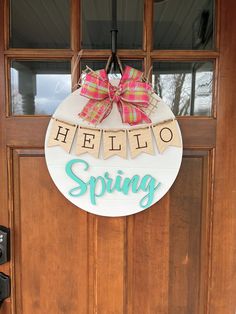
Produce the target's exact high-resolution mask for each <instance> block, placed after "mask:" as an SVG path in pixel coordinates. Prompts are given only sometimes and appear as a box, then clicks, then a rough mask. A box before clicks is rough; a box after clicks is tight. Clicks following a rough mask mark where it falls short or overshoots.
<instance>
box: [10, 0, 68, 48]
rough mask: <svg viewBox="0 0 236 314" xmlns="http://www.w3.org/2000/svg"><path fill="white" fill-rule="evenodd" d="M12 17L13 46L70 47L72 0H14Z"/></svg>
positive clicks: (11, 5) (11, 10)
mask: <svg viewBox="0 0 236 314" xmlns="http://www.w3.org/2000/svg"><path fill="white" fill-rule="evenodd" d="M10 17H11V18H10V20H11V31H10V47H12V48H69V47H70V0H57V1H48V0H35V1H29V0H27V1H26V0H11V1H10Z"/></svg>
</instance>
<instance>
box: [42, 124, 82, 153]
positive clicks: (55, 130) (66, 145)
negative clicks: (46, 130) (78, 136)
mask: <svg viewBox="0 0 236 314" xmlns="http://www.w3.org/2000/svg"><path fill="white" fill-rule="evenodd" d="M76 129H77V126H76V125H73V124H69V123H67V122H62V121H59V120H57V119H54V120H53V122H52V126H51V130H50V134H49V139H48V143H47V146H48V147H50V146H61V147H62V148H63V149H64V150H65V151H66V152H68V153H69V152H70V149H71V146H72V143H73V140H74V137H75V132H76Z"/></svg>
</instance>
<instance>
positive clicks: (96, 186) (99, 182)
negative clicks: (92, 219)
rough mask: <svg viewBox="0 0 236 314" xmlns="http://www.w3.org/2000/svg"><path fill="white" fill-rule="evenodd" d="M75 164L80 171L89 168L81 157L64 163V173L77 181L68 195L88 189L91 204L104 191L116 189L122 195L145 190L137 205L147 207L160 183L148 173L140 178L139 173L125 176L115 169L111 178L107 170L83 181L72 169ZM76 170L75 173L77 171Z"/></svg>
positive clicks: (84, 191)
mask: <svg viewBox="0 0 236 314" xmlns="http://www.w3.org/2000/svg"><path fill="white" fill-rule="evenodd" d="M75 166H76V167H78V168H77V169H78V170H81V171H88V170H89V164H88V163H87V162H86V161H85V160H83V159H72V160H70V161H69V162H68V163H67V164H66V167H65V170H66V174H67V175H68V176H69V177H70V178H71V179H72V180H73V181H74V182H76V183H77V185H76V187H74V188H72V189H71V190H69V195H70V196H72V197H80V196H82V195H84V194H85V193H86V192H87V190H88V191H89V195H90V201H91V203H92V204H93V205H96V203H97V198H99V197H102V196H104V195H105V193H113V192H115V191H118V192H120V193H122V194H124V195H128V193H129V192H132V193H135V194H136V193H138V192H139V191H143V192H146V194H145V196H143V197H142V198H141V200H140V202H139V205H140V207H142V208H147V207H149V206H151V204H152V202H153V199H154V194H155V191H156V190H157V188H158V187H159V186H160V185H161V183H160V182H157V181H156V179H155V178H154V177H153V176H151V175H149V174H146V175H144V176H143V177H142V178H141V177H140V176H139V175H134V176H132V178H127V177H124V176H123V175H124V173H123V171H122V170H118V171H117V175H116V177H115V178H112V177H111V176H110V174H109V173H108V172H105V173H104V175H103V176H98V177H94V176H91V177H90V178H89V180H88V182H84V181H83V180H82V179H81V178H79V177H78V175H77V174H75V172H74V171H73V168H74V167H75ZM78 170H77V171H76V173H78Z"/></svg>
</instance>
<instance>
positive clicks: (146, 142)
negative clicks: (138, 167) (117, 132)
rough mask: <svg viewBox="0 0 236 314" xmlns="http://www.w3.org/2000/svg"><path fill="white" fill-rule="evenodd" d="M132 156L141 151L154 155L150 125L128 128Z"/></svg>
mask: <svg viewBox="0 0 236 314" xmlns="http://www.w3.org/2000/svg"><path fill="white" fill-rule="evenodd" d="M128 137H129V144H130V152H131V157H132V158H134V157H136V156H138V155H139V154H141V153H147V154H150V155H153V153H154V151H153V143H152V134H151V129H150V127H145V128H140V129H133V130H132V129H131V130H128Z"/></svg>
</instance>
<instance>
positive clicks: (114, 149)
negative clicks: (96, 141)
mask: <svg viewBox="0 0 236 314" xmlns="http://www.w3.org/2000/svg"><path fill="white" fill-rule="evenodd" d="M114 155H117V156H120V157H122V158H126V131H125V130H117V131H116V130H104V131H103V157H104V159H107V158H109V157H111V156H114Z"/></svg>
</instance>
